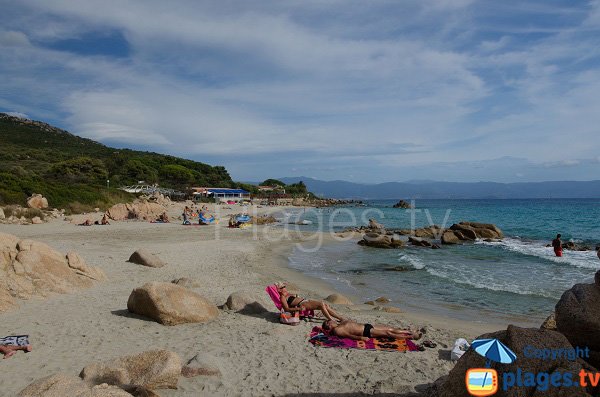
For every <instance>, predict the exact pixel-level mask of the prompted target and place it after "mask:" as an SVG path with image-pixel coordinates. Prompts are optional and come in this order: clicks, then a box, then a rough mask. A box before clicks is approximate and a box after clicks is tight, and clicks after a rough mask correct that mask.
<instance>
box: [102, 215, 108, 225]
mask: <svg viewBox="0 0 600 397" xmlns="http://www.w3.org/2000/svg"><path fill="white" fill-rule="evenodd" d="M100 224H101V225H110V222H109V221H108V216H106V214H104V215H103V216H102V220H100Z"/></svg>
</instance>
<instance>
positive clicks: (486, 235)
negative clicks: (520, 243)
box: [441, 222, 504, 244]
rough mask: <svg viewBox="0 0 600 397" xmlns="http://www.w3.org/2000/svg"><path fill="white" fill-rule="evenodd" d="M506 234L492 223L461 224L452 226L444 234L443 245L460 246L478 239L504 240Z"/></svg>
mask: <svg viewBox="0 0 600 397" xmlns="http://www.w3.org/2000/svg"><path fill="white" fill-rule="evenodd" d="M502 238H504V234H503V233H502V230H500V229H499V228H498V227H497V226H496V225H492V224H490V223H477V222H460V223H455V224H454V225H452V226H450V228H449V229H447V230H446V231H444V233H443V234H442V238H441V240H442V244H460V243H462V242H464V241H475V240H477V239H493V240H496V239H502Z"/></svg>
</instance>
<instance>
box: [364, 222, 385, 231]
mask: <svg viewBox="0 0 600 397" xmlns="http://www.w3.org/2000/svg"><path fill="white" fill-rule="evenodd" d="M368 227H369V229H373V230H385V226H383V225H382V224H381V223H379V222H377V221H376V220H375V219H369V226H368Z"/></svg>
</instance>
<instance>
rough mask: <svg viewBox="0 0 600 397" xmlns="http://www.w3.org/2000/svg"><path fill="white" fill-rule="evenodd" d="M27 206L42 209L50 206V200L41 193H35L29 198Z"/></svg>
mask: <svg viewBox="0 0 600 397" xmlns="http://www.w3.org/2000/svg"><path fill="white" fill-rule="evenodd" d="M27 207H29V208H37V209H40V210H42V209H45V208H48V200H47V199H46V198H45V197H44V196H42V195H41V194H35V193H34V194H33V195H32V196H31V197H29V198H28V199H27Z"/></svg>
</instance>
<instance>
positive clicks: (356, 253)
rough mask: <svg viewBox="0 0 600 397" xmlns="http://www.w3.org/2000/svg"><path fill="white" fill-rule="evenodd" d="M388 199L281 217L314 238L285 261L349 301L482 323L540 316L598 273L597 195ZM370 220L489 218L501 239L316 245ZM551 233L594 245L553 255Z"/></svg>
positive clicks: (396, 224) (404, 223) (394, 225)
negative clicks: (379, 302) (385, 302)
mask: <svg viewBox="0 0 600 397" xmlns="http://www.w3.org/2000/svg"><path fill="white" fill-rule="evenodd" d="M394 203H395V201H391V200H377V201H368V202H366V203H365V204H364V206H347V207H333V208H322V209H309V208H306V209H298V210H295V211H289V212H287V213H285V214H283V222H284V223H285V224H286V227H287V228H292V229H295V230H302V231H304V232H315V233H314V240H311V241H312V242H310V241H309V242H306V243H302V244H299V245H297V246H296V248H295V249H294V251H293V252H292V254H291V255H290V256H289V265H290V266H291V267H292V268H294V269H297V270H299V271H301V272H303V273H305V274H307V275H309V276H313V277H318V278H320V279H322V280H324V281H326V282H328V283H330V284H331V285H332V286H333V287H335V288H336V289H337V290H339V291H340V292H341V293H346V294H348V295H351V296H353V297H355V299H359V300H362V301H369V300H373V299H375V298H377V297H380V296H384V297H387V298H388V299H390V300H391V301H392V302H391V303H390V304H391V305H394V306H398V307H401V308H402V307H405V308H407V309H409V310H413V311H415V310H416V311H423V310H426V311H429V312H434V313H439V314H442V315H446V316H450V317H454V318H458V319H465V320H475V321H483V322H485V321H486V318H495V319H498V318H504V317H506V318H510V319H514V318H516V319H523V320H524V321H525V320H527V321H537V320H541V319H543V318H545V317H547V316H548V314H549V313H551V312H552V311H553V310H554V306H555V305H556V303H557V301H558V299H559V298H560V297H561V295H562V294H563V292H564V291H565V290H567V289H569V288H571V286H573V284H576V283H589V282H593V279H594V274H595V272H596V271H597V270H600V260H599V259H598V257H597V255H596V252H595V247H596V246H597V245H598V244H600V199H529V200H524V199H519V200H464V199H460V200H416V201H413V205H414V207H415V209H414V210H406V209H400V208H393V207H392V206H393V204H394ZM371 218H372V219H375V220H377V221H378V222H380V223H383V224H384V225H385V226H386V228H388V229H410V228H418V227H423V226H428V225H432V224H436V225H440V226H443V227H449V226H451V225H452V224H453V223H458V222H460V221H474V222H483V223H493V224H495V225H497V226H498V227H499V228H500V229H502V231H503V232H504V234H505V238H504V239H503V240H502V241H499V242H486V241H476V242H474V243H466V244H463V245H453V246H442V247H441V249H429V248H422V247H413V246H410V245H408V246H406V247H405V248H401V249H377V248H370V247H363V246H360V245H358V244H357V242H356V240H345V241H333V242H332V241H330V240H331V239H325V241H324V242H322V243H321V242H318V240H319V238H318V236H319V235H320V234H321V233H325V234H327V235H329V234H332V235H333V234H335V232H338V231H341V230H344V229H345V228H347V227H353V226H361V225H366V224H367V222H368V219H371ZM291 223H306V224H303V225H297V224H291ZM316 232H318V233H316ZM557 233H561V234H562V240H563V242H567V241H574V242H576V243H578V244H584V245H588V246H590V247H591V248H592V250H590V251H565V252H564V256H563V257H561V258H558V257H556V256H555V255H554V252H553V250H552V248H549V247H547V246H546V245H547V244H549V243H550V242H551V240H552V239H553V238H554V237H555V236H556V234H557ZM309 234H311V233H309ZM517 322H518V321H517Z"/></svg>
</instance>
